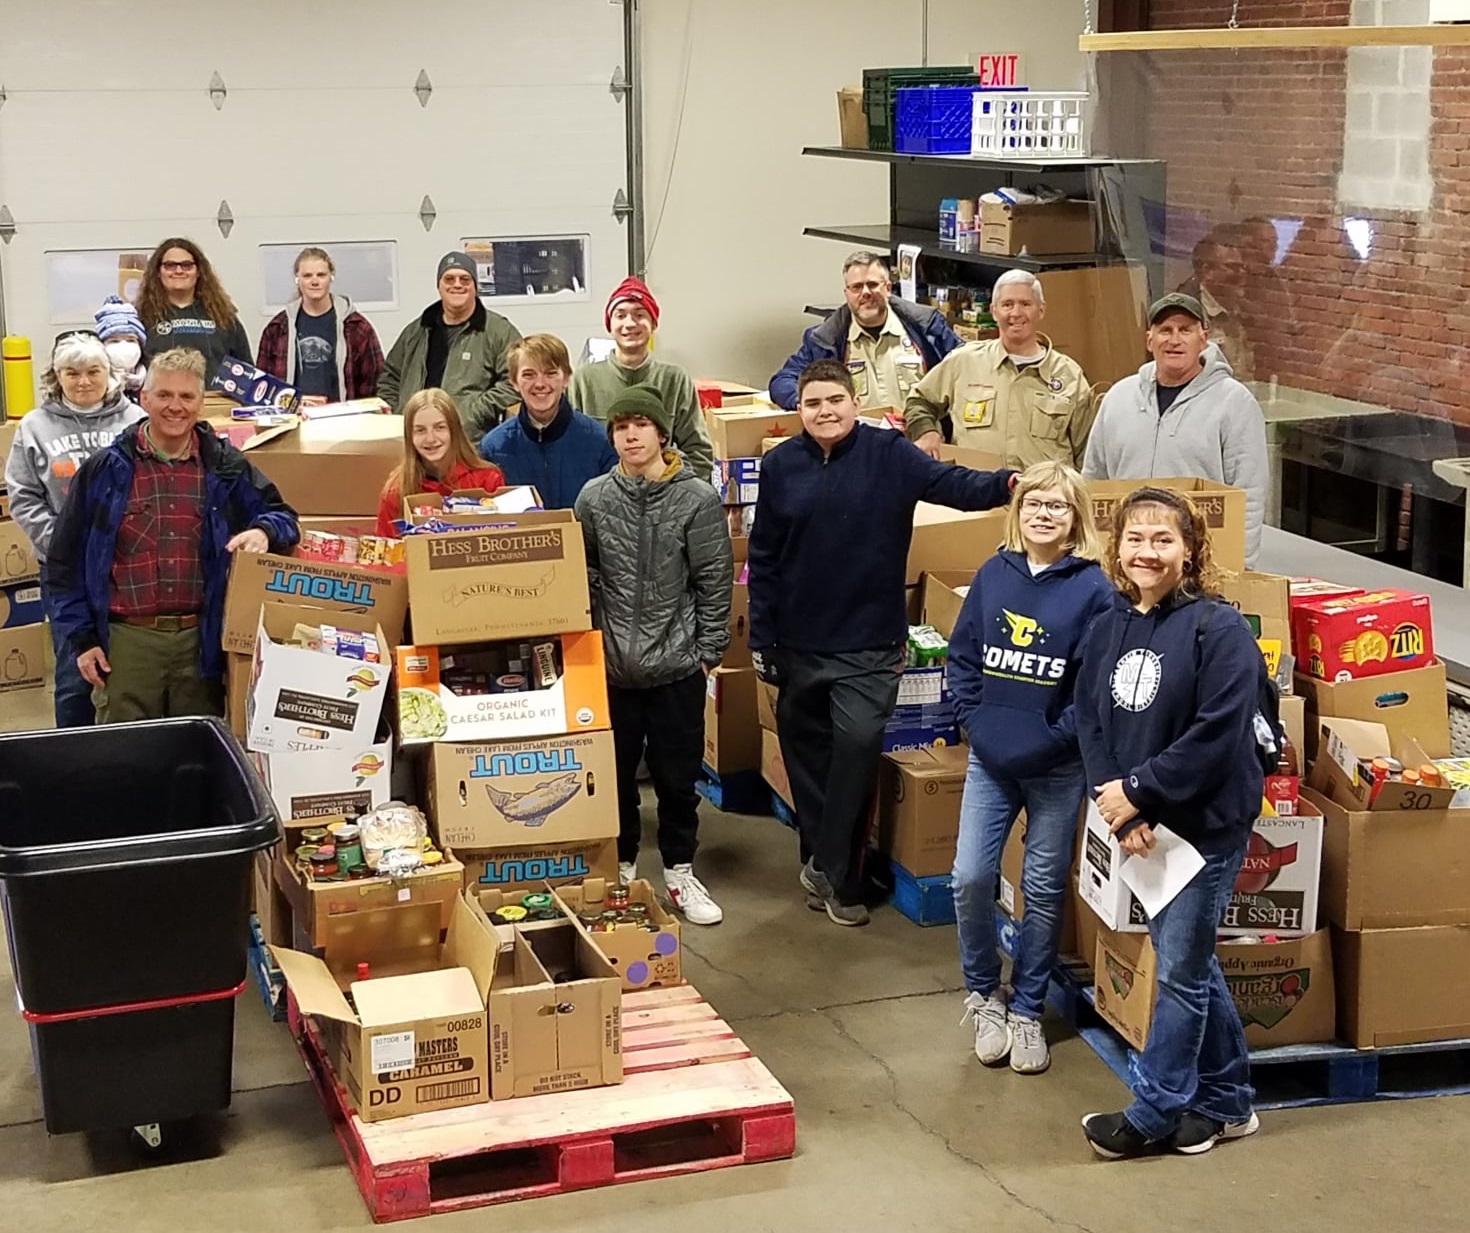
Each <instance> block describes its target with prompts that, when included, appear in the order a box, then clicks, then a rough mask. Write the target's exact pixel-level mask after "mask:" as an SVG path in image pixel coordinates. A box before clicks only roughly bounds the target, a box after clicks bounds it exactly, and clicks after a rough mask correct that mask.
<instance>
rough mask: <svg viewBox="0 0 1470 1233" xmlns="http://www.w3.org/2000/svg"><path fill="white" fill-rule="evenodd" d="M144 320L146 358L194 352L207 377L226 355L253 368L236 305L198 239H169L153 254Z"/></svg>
mask: <svg viewBox="0 0 1470 1233" xmlns="http://www.w3.org/2000/svg"><path fill="white" fill-rule="evenodd" d="M138 316H139V317H141V318H142V319H143V325H144V327H145V328H146V329H147V331H148V341H147V342H146V343H144V344H143V354H144V355H145V356H154V355H157V354H158V353H159V352H160V351H167V350H168V349H169V348H170V347H192V348H193V349H194V350H195V351H198V352H200V353H201V354H203V356H204V372H205V375H206V378H209V377H213V376H214V374H215V372H216V370H217V369H218V368H219V366H220V361H221V360H223V359H224V358H225V357H226V356H232V357H233V358H235V359H237V360H244V361H245V362H246V363H247V364H248V363H249V362H250V356H251V355H252V354H253V353H252V352H251V350H250V339H249V338H248V337H247V336H246V334H245V327H244V326H243V325H241V324H240V314H239V313H238V312H237V311H236V310H235V302H234V301H233V300H232V299H230V297H229V296H228V295H227V294H226V293H225V289H224V288H223V287H222V286H220V281H219V278H218V276H217V275H216V274H215V272H214V267H213V266H212V265H210V264H209V258H208V257H206V256H205V255H204V252H203V250H202V249H200V247H199V245H197V244H195V243H194V241H193V240H185V239H182V238H174V239H171V240H165V241H164V242H163V243H162V244H160V245H159V246H158V247H157V248H155V249H154V250H153V255H152V256H151V257H149V258H148V268H147V269H146V270H144V271H143V284H142V287H141V288H140V289H139V291H138ZM206 383H207V382H206Z"/></svg>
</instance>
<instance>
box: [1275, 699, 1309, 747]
mask: <svg viewBox="0 0 1470 1233" xmlns="http://www.w3.org/2000/svg"><path fill="white" fill-rule="evenodd" d="M1280 702H1281V726H1282V728H1284V729H1285V730H1286V743H1287V744H1288V745H1290V746H1291V747H1292V748H1293V749H1295V750H1296V751H1297V756H1298V760H1299V761H1300V762H1302V763H1305V762H1306V760H1307V758H1308V756H1309V755H1308V752H1307V700H1306V699H1305V698H1303V697H1300V696H1299V695H1297V694H1282V695H1281V699H1280ZM1312 727H1313V732H1312V735H1313V736H1314V737H1315V736H1316V731H1315V729H1316V720H1315V718H1314V719H1313V721H1312ZM1314 747H1315V743H1314Z"/></svg>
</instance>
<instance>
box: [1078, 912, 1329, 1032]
mask: <svg viewBox="0 0 1470 1233" xmlns="http://www.w3.org/2000/svg"><path fill="white" fill-rule="evenodd" d="M1094 954H1095V960H1094V965H1093V973H1094V975H1093V980H1094V985H1093V1001H1094V1004H1095V1006H1096V1008H1097V1012H1098V1014H1100V1015H1101V1016H1102V1017H1103V1018H1104V1019H1106V1020H1107V1021H1108V1022H1109V1023H1111V1024H1112V1025H1113V1026H1114V1027H1115V1028H1117V1030H1118V1032H1119V1033H1120V1034H1121V1035H1122V1037H1123V1039H1124V1040H1126V1041H1127V1042H1128V1044H1129V1045H1130V1046H1131V1047H1132V1048H1134V1049H1142V1048H1143V1046H1144V1043H1145V1042H1146V1041H1147V1040H1148V1032H1149V1025H1150V1022H1151V1020H1152V1018H1153V1008H1154V1001H1155V997H1156V994H1157V988H1156V985H1155V959H1154V949H1153V944H1152V943H1151V942H1150V941H1149V937H1148V935H1147V934H1146V933H1116V932H1113V931H1111V930H1108V929H1102V930H1100V931H1099V932H1098V936H1097V945H1096V950H1095V952H1094ZM1215 954H1216V956H1217V957H1218V958H1219V960H1220V967H1221V968H1222V970H1223V971H1224V973H1225V983H1226V984H1227V985H1229V986H1230V995H1231V997H1232V999H1233V1000H1234V1002H1235V1007H1236V1010H1238V1011H1239V1012H1240V1020H1241V1024H1242V1026H1244V1028H1245V1039H1246V1044H1248V1045H1249V1046H1250V1047H1251V1048H1253V1049H1265V1048H1271V1047H1273V1046H1276V1045H1296V1044H1313V1043H1319V1042H1323V1041H1331V1040H1333V1039H1334V1038H1335V1036H1336V1030H1335V1029H1336V1024H1335V1019H1336V1009H1337V1008H1336V1005H1335V997H1334V981H1333V959H1332V945H1331V942H1330V939H1329V936H1328V931H1327V930H1325V929H1322V930H1319V931H1317V932H1316V933H1312V934H1309V935H1308V936H1306V937H1303V938H1293V939H1289V940H1285V941H1281V942H1271V943H1260V942H1255V943H1247V942H1221V943H1219V945H1218V946H1216V948H1215Z"/></svg>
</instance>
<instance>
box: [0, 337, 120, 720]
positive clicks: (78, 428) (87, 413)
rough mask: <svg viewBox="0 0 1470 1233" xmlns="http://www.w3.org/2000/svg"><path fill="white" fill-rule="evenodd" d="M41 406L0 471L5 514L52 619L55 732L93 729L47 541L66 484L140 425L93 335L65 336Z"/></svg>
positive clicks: (24, 423)
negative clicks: (62, 627) (32, 557)
mask: <svg viewBox="0 0 1470 1233" xmlns="http://www.w3.org/2000/svg"><path fill="white" fill-rule="evenodd" d="M41 392H42V394H43V395H44V401H43V402H42V403H41V405H40V406H39V407H37V408H36V409H35V410H34V411H31V412H29V413H28V414H27V415H26V416H25V417H24V418H23V419H22V420H21V422H20V428H19V429H18V430H17V431H16V434H15V444H14V445H12V446H11V449H10V457H9V459H7V460H6V463H5V483H6V486H7V488H8V489H9V491H10V514H11V517H13V518H14V519H15V521H16V523H17V524H18V525H19V526H20V529H21V530H22V531H24V532H25V536H26V538H27V539H28V540H30V541H31V548H32V550H33V551H34V552H35V554H36V560H37V561H38V562H39V563H40V566H41V602H42V604H43V605H44V607H45V609H46V615H47V617H48V618H51V640H52V644H53V647H54V649H55V651H56V694H55V707H56V726H57V727H58V728H80V727H87V726H89V725H91V724H92V723H93V722H94V720H95V718H96V713H95V712H94V710H93V708H92V691H91V687H90V686H89V685H88V684H87V683H86V682H85V681H84V680H82V677H81V674H80V673H79V672H78V671H77V661H76V654H75V652H73V651H72V650H71V647H70V645H69V644H68V643H67V641H66V639H65V638H63V637H62V636H61V635H60V634H59V633H58V632H57V626H56V622H55V617H54V614H53V610H52V595H51V590H50V584H49V581H48V579H47V576H46V556H47V554H48V552H49V550H50V548H51V533H52V531H53V530H54V529H55V527H56V519H57V517H58V516H59V515H60V513H61V507H62V506H63V505H64V504H65V503H66V495H67V490H68V489H69V488H70V487H71V481H72V477H73V476H74V475H76V473H77V472H78V471H79V470H80V469H81V466H82V463H84V462H86V461H87V459H88V458H90V457H91V456H92V455H93V454H95V453H97V451H98V450H104V449H106V448H107V447H108V446H109V445H111V444H112V439H113V438H114V437H116V436H117V434H118V433H120V432H121V431H122V430H123V429H124V428H126V427H127V426H128V425H129V424H133V423H136V422H137V421H138V420H141V419H142V418H143V408H142V407H140V406H138V405H137V404H136V403H134V402H131V401H130V400H129V399H128V397H127V395H126V394H124V393H123V383H122V378H121V377H118V376H115V375H114V374H113V371H112V365H111V362H110V360H109V359H108V355H107V349H106V348H105V347H104V346H103V345H102V340H101V339H100V338H98V337H97V335H95V334H90V333H77V334H63V335H62V336H61V337H60V338H58V339H57V340H56V345H55V347H54V348H53V349H52V352H51V363H50V365H49V366H48V367H47V369H46V371H45V372H44V373H43V374H42V376H41Z"/></svg>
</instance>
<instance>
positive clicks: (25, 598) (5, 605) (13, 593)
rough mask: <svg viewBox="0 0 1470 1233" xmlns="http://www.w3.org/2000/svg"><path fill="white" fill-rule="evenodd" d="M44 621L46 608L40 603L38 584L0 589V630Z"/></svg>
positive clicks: (39, 587)
mask: <svg viewBox="0 0 1470 1233" xmlns="http://www.w3.org/2000/svg"><path fill="white" fill-rule="evenodd" d="M45 619H46V606H45V605H44V604H42V603H41V584H40V583H39V582H21V583H17V584H16V585H15V586H8V587H0V629H15V628H16V627H18V626H21V625H39V624H40V623H41V622H42V621H44V620H45Z"/></svg>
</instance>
